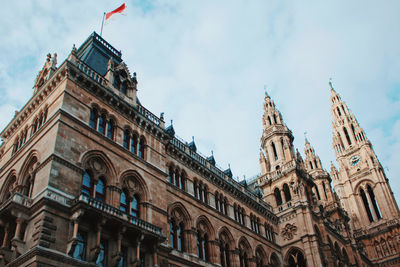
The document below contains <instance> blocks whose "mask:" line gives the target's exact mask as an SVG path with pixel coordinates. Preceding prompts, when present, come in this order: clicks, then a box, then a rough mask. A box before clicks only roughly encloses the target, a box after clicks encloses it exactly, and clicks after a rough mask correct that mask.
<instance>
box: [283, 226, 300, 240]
mask: <svg viewBox="0 0 400 267" xmlns="http://www.w3.org/2000/svg"><path fill="white" fill-rule="evenodd" d="M296 233H297V226H296V225H294V224H290V223H288V224H286V225H285V227H284V228H283V229H282V232H281V236H282V237H283V239H285V240H292V239H293V236H294V235H295V234H296Z"/></svg>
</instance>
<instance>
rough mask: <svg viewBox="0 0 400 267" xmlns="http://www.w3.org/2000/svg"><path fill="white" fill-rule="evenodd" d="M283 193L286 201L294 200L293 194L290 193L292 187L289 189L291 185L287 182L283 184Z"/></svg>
mask: <svg viewBox="0 0 400 267" xmlns="http://www.w3.org/2000/svg"><path fill="white" fill-rule="evenodd" d="M283 193H284V195H285V200H286V202H288V201H290V200H292V196H291V194H290V189H289V186H288V185H287V183H284V184H283Z"/></svg>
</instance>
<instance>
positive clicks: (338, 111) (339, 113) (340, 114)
mask: <svg viewBox="0 0 400 267" xmlns="http://www.w3.org/2000/svg"><path fill="white" fill-rule="evenodd" d="M336 110H337V113H338V115H339V116H342V113H341V112H340V109H339V107H336Z"/></svg>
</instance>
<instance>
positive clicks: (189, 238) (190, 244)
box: [183, 229, 197, 256]
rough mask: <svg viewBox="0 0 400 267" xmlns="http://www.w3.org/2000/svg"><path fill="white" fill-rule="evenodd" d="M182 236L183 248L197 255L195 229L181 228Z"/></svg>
mask: <svg viewBox="0 0 400 267" xmlns="http://www.w3.org/2000/svg"><path fill="white" fill-rule="evenodd" d="M183 237H184V244H183V246H184V250H185V251H186V252H187V253H189V254H192V255H196V256H197V242H196V231H195V229H191V230H183Z"/></svg>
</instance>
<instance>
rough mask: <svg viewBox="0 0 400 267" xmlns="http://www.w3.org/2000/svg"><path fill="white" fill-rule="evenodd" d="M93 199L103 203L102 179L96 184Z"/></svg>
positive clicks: (103, 189)
mask: <svg viewBox="0 0 400 267" xmlns="http://www.w3.org/2000/svg"><path fill="white" fill-rule="evenodd" d="M95 198H96V199H97V200H99V201H102V202H104V200H105V183H104V180H103V178H100V179H99V181H98V182H97V184H96V195H95Z"/></svg>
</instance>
